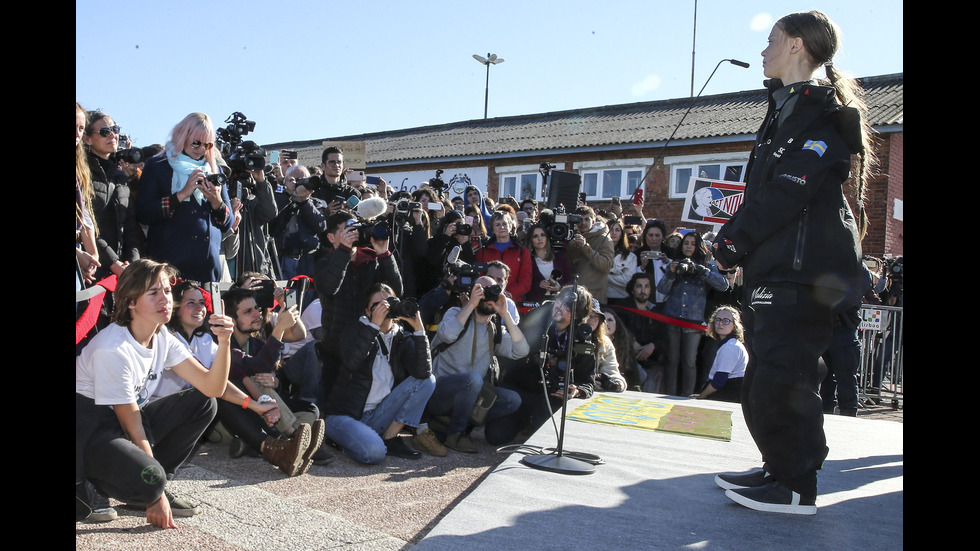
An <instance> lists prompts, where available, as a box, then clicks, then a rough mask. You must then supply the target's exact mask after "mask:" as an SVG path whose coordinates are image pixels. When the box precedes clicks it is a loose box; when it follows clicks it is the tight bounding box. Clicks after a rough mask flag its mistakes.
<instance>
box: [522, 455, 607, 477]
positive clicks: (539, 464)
mask: <svg viewBox="0 0 980 551" xmlns="http://www.w3.org/2000/svg"><path fill="white" fill-rule="evenodd" d="M521 463H523V464H525V465H527V466H528V467H531V468H533V469H539V470H542V471H551V472H553V473H561V474H592V473H594V472H595V465H593V464H591V463H587V462H585V461H580V460H578V459H575V458H572V457H567V456H564V455H554V454H547V455H525V456H524V457H523V458H521Z"/></svg>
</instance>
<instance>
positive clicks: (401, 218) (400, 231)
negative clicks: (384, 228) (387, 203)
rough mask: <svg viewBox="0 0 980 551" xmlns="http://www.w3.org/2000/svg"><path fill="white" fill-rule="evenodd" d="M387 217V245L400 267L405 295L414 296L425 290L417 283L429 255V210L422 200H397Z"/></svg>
mask: <svg viewBox="0 0 980 551" xmlns="http://www.w3.org/2000/svg"><path fill="white" fill-rule="evenodd" d="M388 220H389V225H390V227H391V228H392V230H393V231H392V235H391V242H390V244H389V245H390V248H391V249H392V250H393V251H394V253H395V256H396V258H397V259H398V265H399V266H400V268H401V273H402V282H403V284H404V286H405V296H408V297H417V296H419V295H420V294H421V293H424V292H426V291H428V290H429V289H427V288H425V287H420V286H419V283H418V280H419V275H420V272H423V273H424V264H425V262H424V259H425V258H426V257H427V256H428V254H429V243H428V242H429V211H427V210H425V206H424V204H423V203H420V202H417V201H412V200H409V199H399V200H398V201H397V202H396V203H395V206H394V210H393V212H392V213H391V216H390V217H389V218H388ZM426 285H428V283H426Z"/></svg>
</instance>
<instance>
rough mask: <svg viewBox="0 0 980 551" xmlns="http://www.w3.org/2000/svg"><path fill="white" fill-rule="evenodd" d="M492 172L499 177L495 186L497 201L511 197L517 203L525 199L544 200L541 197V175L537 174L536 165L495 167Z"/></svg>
mask: <svg viewBox="0 0 980 551" xmlns="http://www.w3.org/2000/svg"><path fill="white" fill-rule="evenodd" d="M494 170H495V171H496V172H497V174H499V175H500V184H499V185H498V186H497V197H498V198H499V199H505V198H506V197H507V196H513V197H514V199H517V200H518V201H523V200H524V199H527V198H531V199H534V200H535V201H540V200H542V199H543V198H544V197H543V196H542V195H541V193H542V191H541V174H540V173H539V172H538V165H521V166H511V167H497V168H495V169H494Z"/></svg>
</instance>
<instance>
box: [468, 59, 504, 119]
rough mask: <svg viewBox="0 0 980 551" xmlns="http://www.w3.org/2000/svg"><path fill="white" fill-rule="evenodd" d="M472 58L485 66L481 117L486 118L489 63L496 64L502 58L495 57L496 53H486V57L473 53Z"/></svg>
mask: <svg viewBox="0 0 980 551" xmlns="http://www.w3.org/2000/svg"><path fill="white" fill-rule="evenodd" d="M473 59H475V60H477V61H479V62H480V63H482V64H484V65H486V66H487V88H486V91H485V92H484V94H483V118H484V119H486V118H487V103H488V102H489V100H490V65H496V64H498V63H503V62H504V58H502V57H497V54H491V53H487V57H483V56H482V55H476V54H473Z"/></svg>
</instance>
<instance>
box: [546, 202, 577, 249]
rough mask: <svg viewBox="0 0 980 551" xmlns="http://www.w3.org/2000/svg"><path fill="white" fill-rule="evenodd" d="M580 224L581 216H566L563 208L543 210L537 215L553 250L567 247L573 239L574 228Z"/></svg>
mask: <svg viewBox="0 0 980 551" xmlns="http://www.w3.org/2000/svg"><path fill="white" fill-rule="evenodd" d="M581 222H582V216H580V215H578V214H566V213H565V207H562V206H559V207H557V208H556V209H555V210H551V209H543V210H542V211H541V213H540V214H539V215H538V223H539V224H540V225H541V226H542V227H544V228H545V230H547V232H548V236H549V237H550V238H551V247H552V248H553V249H564V248H565V247H567V246H568V242H569V241H571V240H572V239H573V238H574V237H575V232H576V230H575V226H576V225H577V224H580V223H581Z"/></svg>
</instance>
